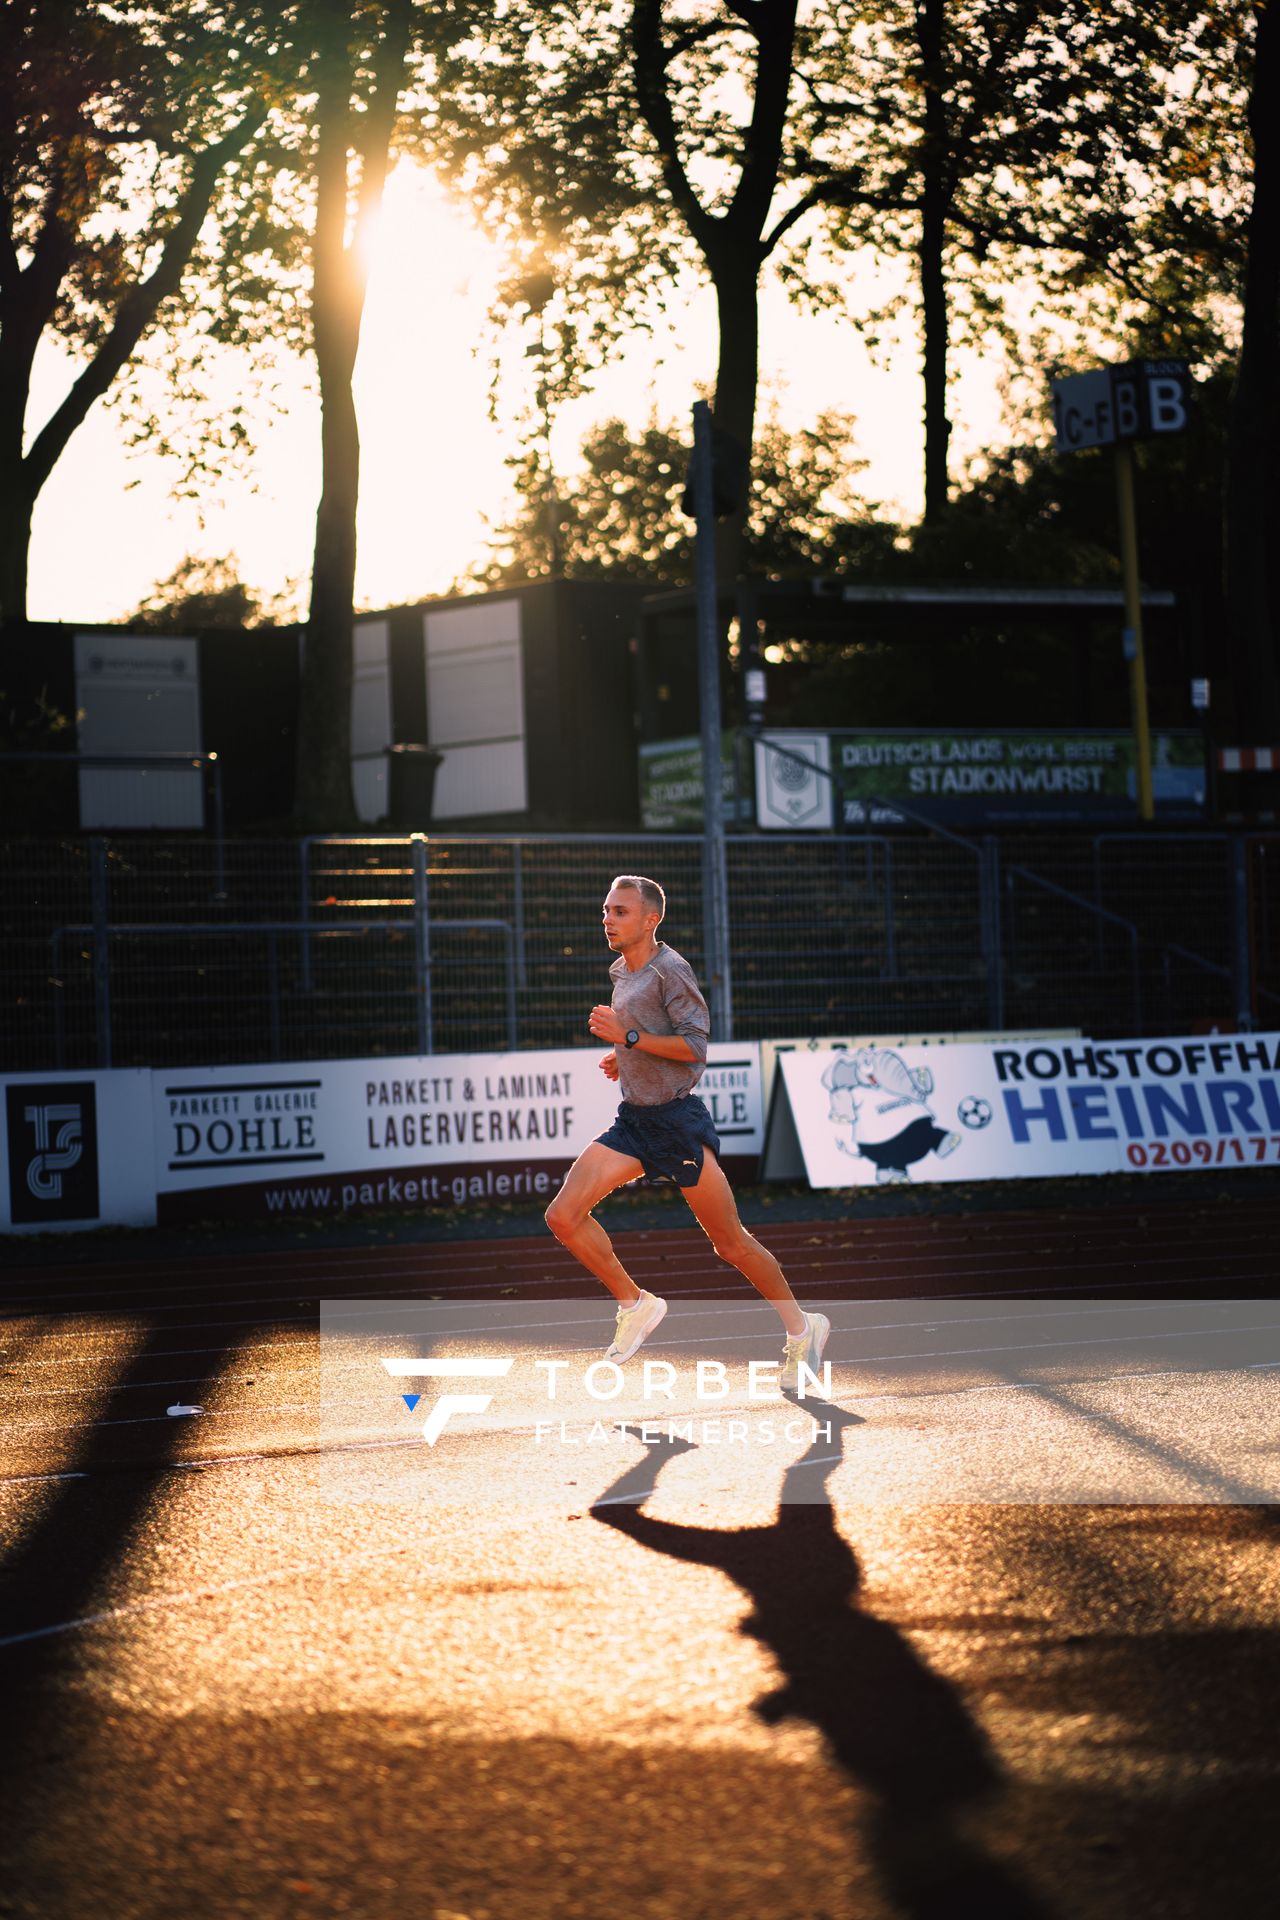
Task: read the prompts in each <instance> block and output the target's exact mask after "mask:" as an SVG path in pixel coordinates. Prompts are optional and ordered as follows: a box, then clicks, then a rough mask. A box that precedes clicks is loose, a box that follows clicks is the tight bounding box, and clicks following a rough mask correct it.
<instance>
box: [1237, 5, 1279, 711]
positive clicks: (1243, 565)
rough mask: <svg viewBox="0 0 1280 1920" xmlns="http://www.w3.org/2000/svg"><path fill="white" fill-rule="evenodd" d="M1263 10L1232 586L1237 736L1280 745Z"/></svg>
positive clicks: (1270, 78) (1271, 104) (1271, 99)
mask: <svg viewBox="0 0 1280 1920" xmlns="http://www.w3.org/2000/svg"><path fill="white" fill-rule="evenodd" d="M1255 17H1256V22H1257V45H1256V52H1255V66H1254V80H1253V91H1252V95H1251V98H1250V102H1249V122H1250V127H1251V129H1252V133H1253V152H1254V160H1253V205H1252V207H1251V209H1250V214H1249V234H1248V246H1249V254H1248V265H1247V267H1246V271H1245V285H1244V329H1243V334H1242V338H1241V345H1240V364H1239V368H1238V370H1237V374H1236V383H1235V388H1234V390H1233V392H1232V395H1231V405H1230V411H1229V414H1228V418H1227V458H1226V476H1225V487H1224V500H1223V505H1224V523H1225V525H1224V532H1225V552H1226V557H1225V580H1224V586H1225V594H1226V605H1227V630H1228V633H1229V635H1230V642H1231V658H1232V669H1233V673H1232V678H1233V681H1234V691H1235V709H1236V729H1237V740H1238V741H1239V743H1240V744H1241V745H1244V746H1275V745H1277V744H1280V672H1278V671H1277V659H1276V620H1275V606H1274V604H1273V595H1272V582H1271V579H1270V577H1269V575H1270V570H1271V564H1272V562H1271V552H1272V547H1273V545H1274V540H1275V530H1274V525H1273V522H1272V515H1271V508H1272V506H1273V504H1274V501H1275V497H1276V463H1277V453H1276V434H1277V431H1280V376H1278V375H1277V364H1276V357H1277V350H1278V346H1280V342H1278V341H1277V329H1278V327H1280V9H1277V8H1276V7H1275V6H1274V5H1260V6H1258V7H1257V8H1256V9H1255ZM1246 735H1247V736H1248V737H1247V738H1246V737H1245V736H1246Z"/></svg>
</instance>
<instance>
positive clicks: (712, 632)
mask: <svg viewBox="0 0 1280 1920" xmlns="http://www.w3.org/2000/svg"><path fill="white" fill-rule="evenodd" d="M712 433H713V426H712V420H711V409H710V407H709V406H708V405H707V403H706V401H705V400H699V401H697V402H696V404H695V406H694V409H693V463H692V472H691V474H690V479H691V482H692V485H691V487H690V492H691V493H692V496H693V499H692V502H691V504H692V506H693V510H694V518H695V521H696V526H697V533H696V538H695V542H694V567H695V578H696V581H697V592H698V702H699V706H700V708H701V713H702V806H703V842H702V848H703V851H702V925H703V940H704V945H705V949H706V972H707V985H708V988H709V989H710V992H709V996H708V997H709V999H710V1002H711V1037H712V1039H713V1040H732V1038H733V1015H732V1005H733V1000H732V991H733V989H732V983H731V981H730V978H729V903H728V873H727V869H726V865H725V846H724V800H723V794H722V790H721V788H722V780H723V775H722V773H721V765H720V610H719V604H718V595H717V591H716V545H715V542H716V515H715V483H714V469H713V442H712Z"/></svg>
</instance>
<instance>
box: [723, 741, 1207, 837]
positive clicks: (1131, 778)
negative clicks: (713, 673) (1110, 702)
mask: <svg viewBox="0 0 1280 1920" xmlns="http://www.w3.org/2000/svg"><path fill="white" fill-rule="evenodd" d="M784 737H785V736H782V735H780V736H779V738H780V739H781V738H784ZM832 753H833V762H834V767H835V771H836V776H837V778H838V780H839V783H840V789H841V793H842V795H843V804H844V819H845V824H846V826H858V827H862V826H899V825H903V824H909V823H907V822H905V821H904V817H903V816H902V815H901V814H899V813H897V812H895V811H894V808H893V802H894V801H895V800H901V801H902V802H903V803H904V805H906V806H909V807H911V808H912V809H913V810H914V811H916V812H917V813H924V814H927V815H928V816H929V818H930V819H935V820H941V821H943V822H945V823H947V824H949V825H956V824H963V823H964V822H966V821H967V822H970V823H974V822H986V823H989V824H995V823H998V822H1001V821H1034V820H1069V819H1075V818H1083V817H1086V816H1087V817H1089V818H1108V817H1109V818H1119V817H1122V816H1123V817H1127V816H1129V815H1131V814H1132V813H1133V811H1134V809H1135V807H1136V804H1137V801H1136V795H1137V771H1136V763H1135V757H1134V746H1133V735H1132V734H1130V733H1125V732H1120V731H1116V732H1107V731H1103V730H1093V729H1090V730H1088V731H1081V732H1078V733H1065V732H1059V731H1048V732H1037V733H1033V732H1028V731H1025V730H1022V729H1018V730H998V731H997V730H993V731H991V732H988V733H913V732H907V731H901V732H900V731H897V730H894V729H884V730H881V731H879V732H876V733H839V734H834V735H833V736H832ZM1151 756H1152V770H1151V778H1152V788H1153V793H1154V798H1155V805H1156V811H1157V813H1159V814H1161V815H1163V816H1165V817H1166V818H1171V819H1173V818H1189V817H1194V816H1196V815H1197V814H1199V813H1201V812H1203V810H1204V800H1205V770H1204V742H1203V740H1202V739H1201V737H1200V735H1199V734H1198V733H1193V732H1179V733H1157V734H1153V735H1152V740H1151ZM881 803H883V804H881ZM761 824H762V825H763V824H764V823H763V822H761Z"/></svg>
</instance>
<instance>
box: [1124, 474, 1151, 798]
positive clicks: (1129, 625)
mask: <svg viewBox="0 0 1280 1920" xmlns="http://www.w3.org/2000/svg"><path fill="white" fill-rule="evenodd" d="M1116 497H1117V499H1118V501H1119V505H1120V565H1121V569H1122V571H1123V573H1124V624H1125V636H1124V637H1125V657H1126V659H1127V660H1128V662H1129V696H1130V703H1131V706H1132V711H1133V743H1134V747H1135V749H1136V752H1137V760H1138V818H1139V820H1151V819H1153V818H1154V817H1155V805H1154V803H1153V801H1152V797H1151V729H1150V726H1149V725H1148V722H1147V664H1146V659H1145V656H1144V654H1143V651H1142V593H1141V589H1140V588H1139V585H1138V513H1137V508H1136V507H1135V505H1134V499H1133V447H1132V445H1131V444H1130V442H1129V441H1128V440H1117V441H1116Z"/></svg>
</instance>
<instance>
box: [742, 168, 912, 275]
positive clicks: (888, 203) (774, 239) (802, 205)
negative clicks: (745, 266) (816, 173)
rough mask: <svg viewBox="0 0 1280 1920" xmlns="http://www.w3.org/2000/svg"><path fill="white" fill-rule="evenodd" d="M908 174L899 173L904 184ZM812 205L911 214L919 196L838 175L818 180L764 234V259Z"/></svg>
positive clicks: (762, 249) (813, 206) (762, 247)
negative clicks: (865, 183) (860, 184)
mask: <svg viewBox="0 0 1280 1920" xmlns="http://www.w3.org/2000/svg"><path fill="white" fill-rule="evenodd" d="M908 177H909V176H908V174H907V172H906V170H905V169H904V170H903V171H902V172H901V173H900V174H899V176H898V178H899V180H900V181H901V182H902V183H903V184H904V185H905V183H906V181H907V179H908ZM815 207H878V208H879V209H880V211H881V212H882V213H914V212H917V211H918V210H919V207H920V197H919V195H918V194H907V193H903V192H895V191H893V189H892V188H878V189H872V188H868V187H859V186H858V185H857V184H856V182H855V181H854V180H853V179H852V178H848V179H845V180H842V179H840V177H839V176H838V175H837V176H836V177H834V178H832V179H830V180H820V181H818V182H816V183H815V184H814V185H813V186H812V187H810V188H809V189H808V191H807V192H806V193H804V194H802V196H801V197H800V199H799V200H797V201H796V203H795V205H794V206H793V207H791V208H789V209H788V211H787V212H786V213H784V214H783V215H782V218H781V219H780V220H778V221H777V222H776V223H775V225H774V226H773V228H772V229H771V231H770V232H769V233H767V234H766V235H765V237H764V239H763V240H762V241H761V242H760V247H761V253H762V256H763V257H764V258H766V259H767V258H768V256H769V255H770V254H771V253H772V252H773V250H774V248H775V247H776V246H777V244H778V242H779V240H781V239H782V237H783V235H784V234H786V233H789V232H790V230H791V228H792V227H794V226H795V225H797V223H798V222H799V221H801V220H803V219H804V216H805V215H806V213H811V212H812V211H813V209H814V208H815Z"/></svg>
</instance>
